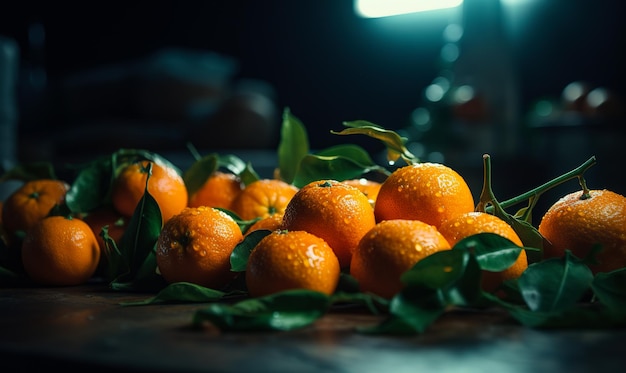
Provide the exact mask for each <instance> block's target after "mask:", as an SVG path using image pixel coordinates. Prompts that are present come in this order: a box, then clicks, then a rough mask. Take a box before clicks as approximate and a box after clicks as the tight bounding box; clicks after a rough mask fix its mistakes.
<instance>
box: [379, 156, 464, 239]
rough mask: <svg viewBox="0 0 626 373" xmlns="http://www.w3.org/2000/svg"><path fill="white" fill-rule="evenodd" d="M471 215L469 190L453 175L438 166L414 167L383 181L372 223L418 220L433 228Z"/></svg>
mask: <svg viewBox="0 0 626 373" xmlns="http://www.w3.org/2000/svg"><path fill="white" fill-rule="evenodd" d="M470 211H474V198H473V196H472V192H471V191H470V188H469V186H468V185H467V183H466V182H465V180H464V179H463V177H461V175H459V174H458V173H457V172H456V171H454V170H453V169H451V168H450V167H448V166H445V165H443V164H439V163H429V162H426V163H417V164H412V165H408V166H404V167H401V168H398V169H397V170H395V171H394V172H393V173H392V174H391V175H389V177H388V178H387V179H385V181H383V183H382V186H381V187H380V191H379V192H378V197H377V198H376V205H375V206H374V212H375V214H376V221H382V220H389V219H413V220H421V221H423V222H425V223H428V224H432V225H434V226H436V227H439V226H441V223H443V222H444V221H446V220H449V219H452V218H453V217H455V216H457V215H459V214H463V213H466V212H470Z"/></svg>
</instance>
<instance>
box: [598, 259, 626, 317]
mask: <svg viewBox="0 0 626 373" xmlns="http://www.w3.org/2000/svg"><path fill="white" fill-rule="evenodd" d="M591 289H592V290H593V292H594V295H595V296H596V297H597V298H598V300H599V301H600V302H601V303H602V304H604V305H605V306H606V307H607V308H608V309H609V310H610V311H611V312H613V313H614V314H616V315H620V316H621V317H622V318H626V268H621V269H618V270H615V271H612V272H606V273H605V272H600V273H598V274H596V275H595V278H594V279H593V282H592V283H591Z"/></svg>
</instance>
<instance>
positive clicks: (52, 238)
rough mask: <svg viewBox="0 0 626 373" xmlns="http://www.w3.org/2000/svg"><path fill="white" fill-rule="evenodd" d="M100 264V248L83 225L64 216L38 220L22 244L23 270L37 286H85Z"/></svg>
mask: <svg viewBox="0 0 626 373" xmlns="http://www.w3.org/2000/svg"><path fill="white" fill-rule="evenodd" d="M99 261H100V247H99V246H98V241H97V240H96V236H95V235H94V234H93V232H92V230H91V228H90V227H89V225H87V223H85V222H84V221H82V220H80V219H75V218H67V217H64V216H49V217H45V218H43V219H41V220H39V221H38V222H37V223H36V224H35V225H34V226H33V227H31V229H29V230H28V231H27V232H26V236H25V237H24V242H23V243H22V263H23V264H24V271H25V272H26V274H27V275H28V276H29V277H30V278H31V279H32V280H33V281H34V282H35V283H37V284H40V285H46V286H72V285H81V284H84V283H86V282H87V281H88V280H89V279H90V278H91V277H92V276H93V274H94V273H95V271H96V268H97V267H98V263H99Z"/></svg>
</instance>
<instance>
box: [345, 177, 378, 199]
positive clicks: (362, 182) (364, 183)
mask: <svg viewBox="0 0 626 373" xmlns="http://www.w3.org/2000/svg"><path fill="white" fill-rule="evenodd" d="M343 182H344V183H346V184H348V185H352V186H353V187H356V188H357V189H359V190H360V191H361V192H363V194H365V196H366V197H367V199H369V201H370V205H372V206H374V204H375V203H376V197H378V192H379V191H380V187H381V185H382V184H381V183H379V182H378V181H374V180H369V179H365V178H360V179H349V180H344V181H343Z"/></svg>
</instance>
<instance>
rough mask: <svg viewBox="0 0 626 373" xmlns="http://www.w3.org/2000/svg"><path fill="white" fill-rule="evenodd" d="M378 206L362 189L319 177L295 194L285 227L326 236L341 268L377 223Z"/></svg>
mask: <svg viewBox="0 0 626 373" xmlns="http://www.w3.org/2000/svg"><path fill="white" fill-rule="evenodd" d="M375 224H376V221H375V219H374V209H372V206H371V205H370V203H369V200H368V199H367V197H366V196H365V194H363V193H362V192H361V191H360V190H359V189H357V188H355V187H353V186H350V185H347V184H345V183H341V182H339V181H336V180H319V181H314V182H311V183H309V184H307V185H305V186H303V187H302V188H301V189H300V190H299V191H298V193H296V195H294V196H293V198H292V199H291V201H290V202H289V204H288V205H287V208H285V215H284V217H283V229H287V230H291V231H307V232H309V233H312V234H314V235H316V236H318V237H320V238H322V239H324V240H325V241H326V242H327V243H328V245H330V247H332V248H333V250H334V251H335V255H337V258H338V259H339V264H340V265H341V268H347V267H348V266H349V265H350V258H351V257H352V252H353V251H354V248H355V247H356V246H357V244H358V243H359V240H360V239H361V237H363V236H364V235H365V233H367V231H369V230H370V229H371V228H372V227H373V226H374V225H375Z"/></svg>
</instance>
